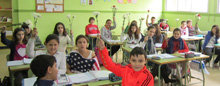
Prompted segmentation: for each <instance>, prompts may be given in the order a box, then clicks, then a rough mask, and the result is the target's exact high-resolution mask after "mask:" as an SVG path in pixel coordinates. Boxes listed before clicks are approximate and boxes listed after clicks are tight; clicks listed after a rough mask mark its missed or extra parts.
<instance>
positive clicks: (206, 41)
mask: <svg viewBox="0 0 220 86" xmlns="http://www.w3.org/2000/svg"><path fill="white" fill-rule="evenodd" d="M211 38H212V36H211V31H208V34H207V35H206V36H205V42H204V44H203V46H202V50H204V49H205V47H206V45H207V44H208V43H209V40H210V39H211ZM217 39H218V38H217V37H216V38H215V44H216V43H217Z"/></svg>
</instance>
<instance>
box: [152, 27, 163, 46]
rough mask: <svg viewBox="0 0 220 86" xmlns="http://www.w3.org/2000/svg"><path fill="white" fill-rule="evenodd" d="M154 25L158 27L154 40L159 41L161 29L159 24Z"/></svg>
mask: <svg viewBox="0 0 220 86" xmlns="http://www.w3.org/2000/svg"><path fill="white" fill-rule="evenodd" d="M153 26H154V27H155V28H156V32H155V36H156V40H154V41H155V42H156V43H159V42H160V39H161V30H160V28H159V26H158V24H153Z"/></svg>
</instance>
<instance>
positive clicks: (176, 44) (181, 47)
mask: <svg viewBox="0 0 220 86" xmlns="http://www.w3.org/2000/svg"><path fill="white" fill-rule="evenodd" d="M162 48H163V49H165V50H166V53H168V54H173V53H184V52H188V51H189V48H188V46H187V44H186V42H185V41H184V40H183V39H182V38H181V30H180V29H179V28H176V29H174V31H173V36H172V37H171V38H169V39H167V37H166V38H165V40H164V42H163V44H162ZM181 65H182V76H183V75H184V74H185V63H181ZM171 66H175V65H171ZM188 68H189V67H188ZM167 70H168V69H167Z"/></svg>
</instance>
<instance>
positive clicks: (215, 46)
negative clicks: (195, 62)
mask: <svg viewBox="0 0 220 86" xmlns="http://www.w3.org/2000/svg"><path fill="white" fill-rule="evenodd" d="M217 48H220V44H215V45H214V49H213V52H212V59H211V61H212V60H213V61H214V55H215V51H216V49H217ZM219 64H220V63H219ZM209 65H210V62H209ZM213 65H214V64H213ZM213 65H212V66H211V67H213ZM213 68H214V67H213Z"/></svg>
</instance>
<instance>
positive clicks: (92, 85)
mask: <svg viewBox="0 0 220 86" xmlns="http://www.w3.org/2000/svg"><path fill="white" fill-rule="evenodd" d="M67 76H68V75H67ZM36 79H37V77H30V78H25V79H23V81H22V82H23V83H22V84H23V86H33V84H34V82H35V81H36ZM109 85H121V80H120V81H116V82H111V81H109V80H103V81H94V82H87V83H81V84H72V86H109ZM68 86H69V85H68Z"/></svg>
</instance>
